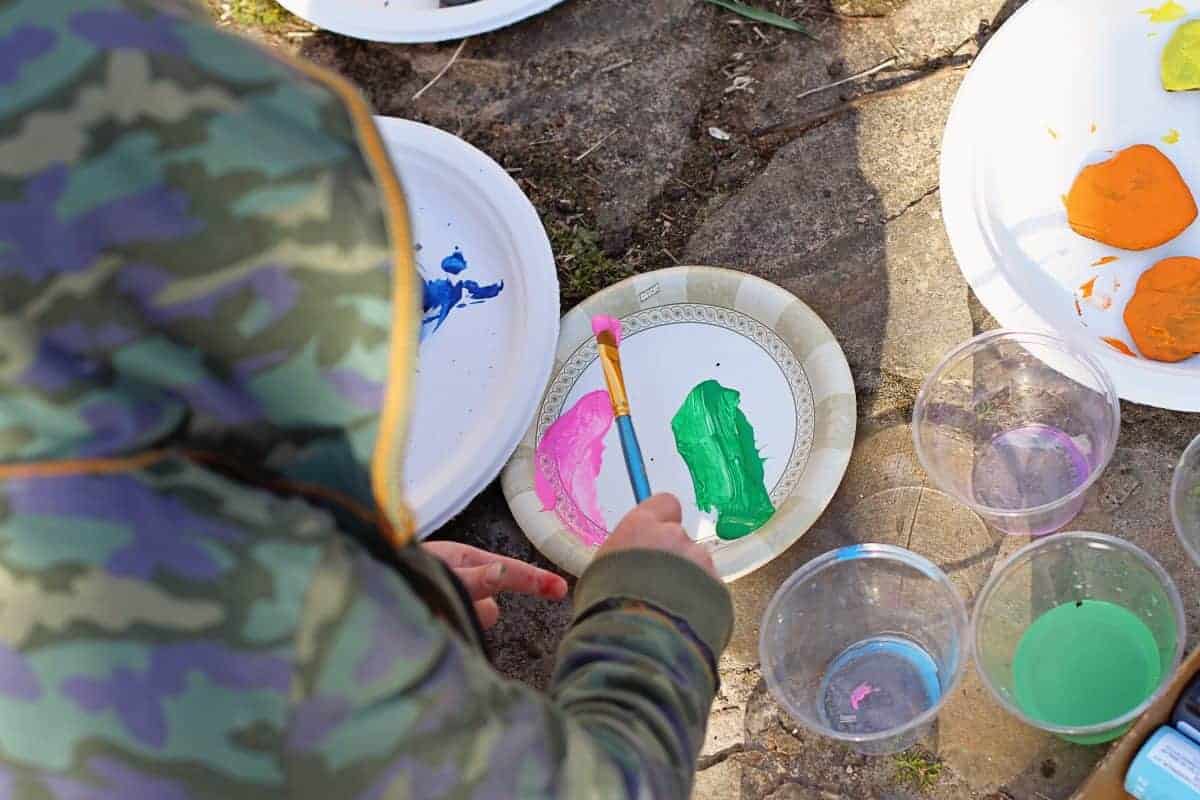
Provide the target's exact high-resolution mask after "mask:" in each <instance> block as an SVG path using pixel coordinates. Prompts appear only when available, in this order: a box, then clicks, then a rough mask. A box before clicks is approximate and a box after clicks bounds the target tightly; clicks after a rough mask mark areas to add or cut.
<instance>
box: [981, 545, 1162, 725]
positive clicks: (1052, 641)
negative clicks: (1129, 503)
mask: <svg viewBox="0 0 1200 800" xmlns="http://www.w3.org/2000/svg"><path fill="white" fill-rule="evenodd" d="M1185 638H1186V635H1185V630H1184V616H1183V606H1182V603H1181V602H1180V599H1179V593H1178V591H1176V588H1175V585H1174V583H1173V582H1172V581H1171V579H1170V577H1169V576H1168V575H1167V573H1166V572H1165V571H1164V570H1163V568H1162V567H1161V566H1159V564H1158V563H1157V562H1155V561H1154V559H1152V558H1151V557H1150V556H1149V555H1147V554H1146V553H1145V552H1144V551H1143V550H1141V549H1140V548H1138V547H1136V546H1135V545H1132V544H1130V543H1128V542H1125V541H1123V540H1121V539H1117V538H1114V537H1112V536H1107V535H1104V534H1099V533H1063V534H1058V535H1055V536H1050V537H1047V538H1045V539H1041V540H1039V541H1037V542H1034V543H1033V544H1030V545H1027V546H1025V547H1024V548H1022V549H1020V550H1018V551H1017V552H1016V553H1015V554H1013V556H1012V557H1011V558H1010V559H1009V560H1008V561H1006V562H1005V563H1004V564H1003V565H1002V566H1001V567H1000V568H999V569H998V570H997V571H996V572H995V573H994V574H993V576H992V578H991V579H990V580H989V581H988V583H987V585H986V586H984V588H983V591H982V592H981V593H980V595H979V597H978V599H977V600H976V603H975V616H974V641H973V647H974V654H975V664H976V668H977V669H978V670H979V673H980V675H981V676H982V678H983V682H984V684H985V685H986V686H987V687H988V689H989V690H991V692H992V693H993V694H994V695H995V697H996V699H997V700H999V701H1000V704H1001V705H1003V706H1004V707H1005V708H1006V709H1007V710H1008V711H1009V712H1011V713H1013V714H1015V715H1016V716H1017V717H1019V718H1020V719H1022V720H1023V721H1024V722H1026V723H1028V724H1030V725H1033V726H1035V727H1038V728H1042V729H1043V730H1047V731H1050V732H1052V733H1055V734H1058V735H1059V736H1061V737H1063V738H1064V739H1067V740H1068V741H1072V742H1076V743H1078V744H1097V743H1100V742H1106V741H1109V740H1110V739H1114V738H1116V737H1117V736H1119V735H1121V734H1122V733H1124V732H1125V730H1127V729H1128V728H1129V726H1130V725H1131V724H1132V723H1133V720H1135V719H1136V718H1137V716H1138V715H1139V714H1141V712H1142V711H1144V710H1145V709H1146V707H1147V706H1148V705H1149V704H1150V703H1151V702H1152V701H1153V699H1154V698H1155V697H1156V696H1157V695H1158V693H1159V692H1160V691H1161V690H1162V688H1163V687H1164V686H1165V685H1166V681H1167V679H1168V678H1169V677H1170V675H1171V673H1172V671H1173V670H1174V668H1175V665H1176V664H1177V663H1178V661H1179V658H1180V655H1181V654H1182V651H1183V643H1184V640H1185Z"/></svg>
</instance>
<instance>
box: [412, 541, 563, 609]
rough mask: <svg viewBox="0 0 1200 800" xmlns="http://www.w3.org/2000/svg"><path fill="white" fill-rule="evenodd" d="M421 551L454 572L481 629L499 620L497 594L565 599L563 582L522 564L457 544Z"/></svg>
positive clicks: (432, 545)
mask: <svg viewBox="0 0 1200 800" xmlns="http://www.w3.org/2000/svg"><path fill="white" fill-rule="evenodd" d="M424 547H425V549H427V550H428V551H429V552H431V553H433V554H434V555H435V556H437V557H438V558H439V559H441V560H442V561H443V562H444V563H445V564H446V566H448V567H450V569H452V570H454V574H455V575H457V576H458V579H459V580H460V581H462V582H463V586H465V587H466V589H467V593H468V594H470V595H471V599H472V600H474V601H475V612H476V613H477V614H478V615H479V622H480V624H481V625H483V627H485V628H490V627H492V626H493V625H495V624H496V622H497V621H498V620H499V619H500V606H498V605H496V599H495V596H496V595H498V594H500V593H501V592H516V593H518V594H530V595H533V596H535V597H541V598H544V599H546V600H562V599H563V598H564V597H566V596H567V582H566V581H565V580H563V579H562V578H560V577H559V576H557V575H555V574H554V573H553V572H549V571H547V570H544V569H541V568H539V567H535V566H533V565H532V564H526V563H525V562H524V561H518V560H516V559H515V558H508V557H506V556H498V555H496V554H495V553H489V552H488V551H486V550H480V549H479V548H478V547H471V546H470V545H467V544H460V543H459V542H426V543H425V545H424Z"/></svg>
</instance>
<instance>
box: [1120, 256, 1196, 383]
mask: <svg viewBox="0 0 1200 800" xmlns="http://www.w3.org/2000/svg"><path fill="white" fill-rule="evenodd" d="M1125 327H1126V328H1128V329H1129V335H1130V336H1132V337H1133V343H1134V344H1136V345H1137V348H1138V350H1141V351H1142V355H1144V356H1145V357H1146V358H1152V359H1154V360H1155V361H1182V360H1183V359H1185V358H1189V357H1191V356H1194V355H1196V354H1197V353H1200V258H1189V257H1187V256H1181V257H1177V258H1164V259H1163V260H1162V261H1159V262H1158V263H1157V264H1155V265H1154V266H1153V267H1151V268H1150V269H1148V270H1146V271H1145V272H1143V273H1142V277H1140V278H1139V279H1138V282H1137V288H1136V289H1135V290H1134V292H1133V297H1132V298H1131V299H1130V301H1129V304H1128V305H1127V306H1125Z"/></svg>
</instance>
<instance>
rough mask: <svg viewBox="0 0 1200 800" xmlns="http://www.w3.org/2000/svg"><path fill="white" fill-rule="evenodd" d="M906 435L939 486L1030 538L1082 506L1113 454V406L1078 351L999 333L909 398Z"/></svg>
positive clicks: (1101, 379)
mask: <svg viewBox="0 0 1200 800" xmlns="http://www.w3.org/2000/svg"><path fill="white" fill-rule="evenodd" d="M912 428H913V440H914V443H915V445H916V450H917V456H918V458H919V459H920V461H921V464H922V466H923V467H924V468H925V471H926V472H927V473H928V474H929V477H930V478H931V479H932V480H933V481H934V483H936V484H937V486H938V487H939V488H941V489H942V490H943V491H945V492H947V493H949V494H951V495H953V496H954V497H955V498H956V499H957V500H958V501H959V502H961V503H963V504H965V505H966V506H968V507H970V508H971V509H972V510H973V511H975V512H976V513H977V514H979V516H981V517H982V518H983V519H984V520H985V521H986V522H988V523H989V524H990V525H992V526H993V527H995V528H998V529H999V530H1002V531H1005V532H1007V533H1013V534H1023V535H1028V536H1039V535H1042V534H1045V533H1051V532H1053V531H1056V530H1058V529H1059V528H1061V527H1062V526H1064V525H1066V524H1067V523H1068V522H1070V521H1071V520H1072V519H1073V518H1074V517H1075V515H1077V514H1078V513H1079V510H1080V509H1081V508H1082V507H1083V503H1084V500H1085V495H1086V493H1087V490H1088V489H1089V488H1090V487H1091V486H1092V484H1093V483H1095V482H1096V479H1097V478H1099V477H1100V475H1101V473H1103V471H1104V468H1105V467H1106V466H1108V462H1109V460H1110V459H1111V458H1112V454H1113V450H1114V449H1115V448H1116V444H1117V435H1118V433H1119V432H1120V428H1121V408H1120V403H1119V400H1118V398H1117V392H1116V389H1114V388H1113V384H1112V380H1111V379H1110V378H1109V376H1108V374H1107V373H1106V372H1105V371H1104V368H1103V367H1101V366H1100V364H1099V362H1097V361H1096V360H1095V359H1094V358H1092V357H1091V356H1090V355H1088V354H1087V353H1084V352H1083V351H1081V350H1078V349H1076V348H1074V347H1073V346H1071V345H1070V344H1068V343H1067V342H1065V341H1063V340H1062V339H1059V338H1058V337H1055V336H1050V335H1047V334H1041V333H1024V332H1020V331H1008V330H1000V331H991V332H988V333H984V334H982V335H980V336H976V337H975V338H974V339H971V340H970V341H968V342H966V343H965V344H962V345H960V346H959V347H956V348H955V349H954V350H952V351H950V353H948V354H947V355H946V356H945V358H943V359H942V361H941V363H940V364H938V366H937V367H936V368H935V369H934V371H933V373H932V374H930V376H929V377H928V378H927V379H926V381H925V383H924V385H923V386H922V387H921V391H920V393H919V394H918V395H917V401H916V405H915V406H914V407H913V425H912Z"/></svg>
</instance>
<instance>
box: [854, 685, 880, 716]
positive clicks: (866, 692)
mask: <svg viewBox="0 0 1200 800" xmlns="http://www.w3.org/2000/svg"><path fill="white" fill-rule="evenodd" d="M874 692H875V687H874V686H872V685H871V684H869V683H860V684H859V685H858V686H855V687H854V691H852V692H850V707H851V708H852V709H854V710H855V711H858V707H859V706H860V705H861V704H862V701H863V700H866V699H867V698H868V697H870V696H871V695H872V694H873V693H874Z"/></svg>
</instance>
